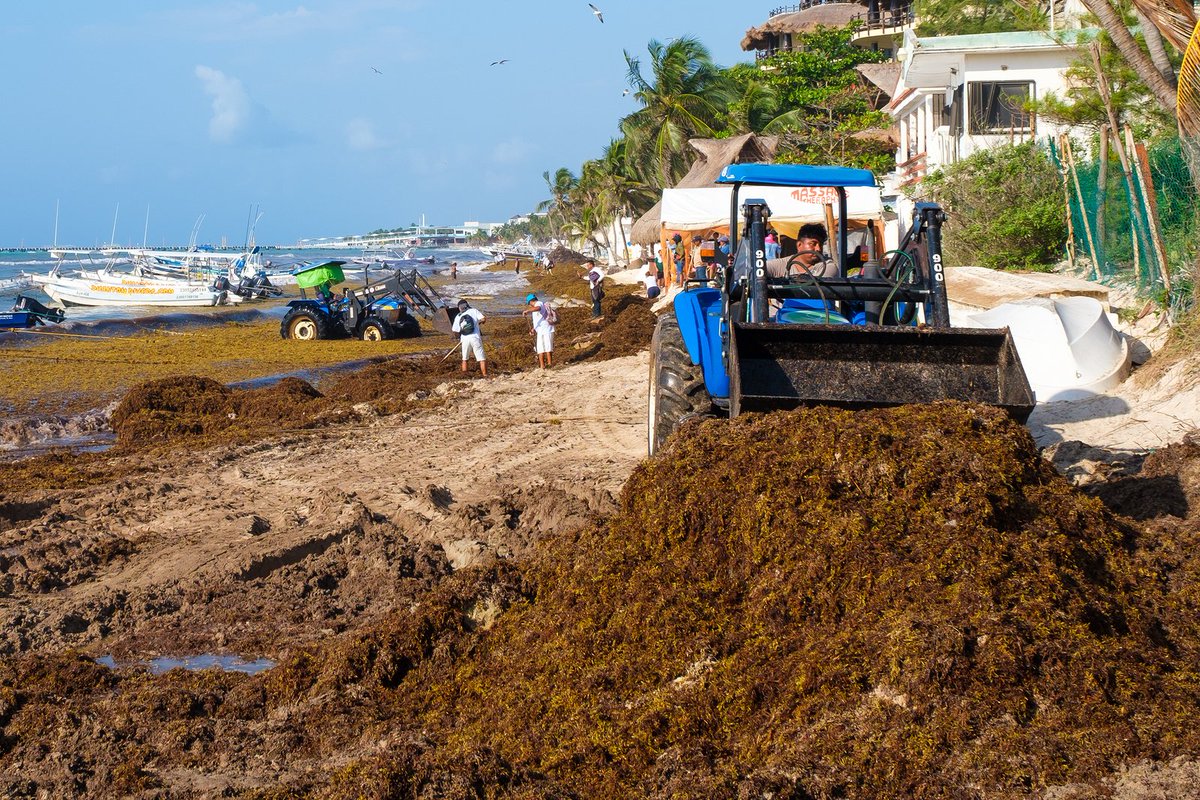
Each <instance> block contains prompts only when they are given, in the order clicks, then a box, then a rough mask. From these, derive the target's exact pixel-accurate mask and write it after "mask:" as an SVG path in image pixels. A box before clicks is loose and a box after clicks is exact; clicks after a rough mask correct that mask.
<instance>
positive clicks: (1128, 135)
mask: <svg viewBox="0 0 1200 800" xmlns="http://www.w3.org/2000/svg"><path fill="white" fill-rule="evenodd" d="M1125 144H1126V145H1127V146H1128V147H1129V154H1130V156H1131V157H1133V159H1134V163H1135V164H1137V168H1138V177H1140V178H1141V180H1140V181H1139V182H1138V185H1139V186H1140V187H1141V190H1142V205H1144V206H1145V207H1146V220H1147V222H1149V228H1150V241H1152V242H1153V243H1154V250H1155V252H1157V253H1158V271H1159V274H1160V275H1161V276H1162V282H1163V288H1164V289H1166V290H1167V291H1168V292H1170V291H1171V270H1170V266H1169V265H1168V264H1167V246H1166V244H1165V243H1164V242H1163V238H1162V228H1161V227H1160V226H1159V224H1158V198H1157V197H1155V196H1154V181H1153V179H1152V178H1151V177H1150V157H1149V155H1148V154H1147V153H1146V146H1145V145H1144V144H1134V141H1133V131H1132V130H1130V128H1129V126H1128V125H1126V126H1125Z"/></svg>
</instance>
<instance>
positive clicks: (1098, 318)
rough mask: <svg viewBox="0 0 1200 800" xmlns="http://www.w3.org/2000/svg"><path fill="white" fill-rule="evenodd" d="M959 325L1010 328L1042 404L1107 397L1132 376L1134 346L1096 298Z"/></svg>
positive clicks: (1021, 307)
mask: <svg viewBox="0 0 1200 800" xmlns="http://www.w3.org/2000/svg"><path fill="white" fill-rule="evenodd" d="M955 324H961V325H965V326H968V327H982V328H1004V327H1007V328H1008V329H1009V332H1010V333H1011V334H1012V338H1013V344H1014V345H1016V348H1017V354H1018V355H1019V356H1020V357H1021V365H1022V366H1023V367H1024V368H1025V375H1026V377H1028V378H1029V385H1030V386H1031V387H1033V391H1034V394H1035V395H1036V396H1037V401H1038V402H1039V403H1047V402H1054V401H1057V400H1080V399H1083V398H1086V397H1091V396H1093V395H1097V394H1101V393H1103V392H1105V391H1107V390H1108V389H1111V388H1113V387H1114V386H1116V385H1117V384H1119V383H1120V382H1121V381H1123V380H1124V379H1125V377H1126V376H1127V375H1128V374H1129V361H1130V358H1129V344H1128V342H1126V340H1125V337H1123V336H1122V335H1121V334H1120V332H1118V331H1117V330H1116V328H1114V327H1113V325H1112V322H1111V321H1110V320H1109V317H1108V314H1107V313H1106V312H1105V311H1104V307H1103V306H1102V305H1101V304H1100V302H1099V301H1097V300H1096V299H1094V298H1091V297H1082V296H1076V297H1059V298H1054V299H1051V298H1045V297H1038V298H1031V299H1028V300H1021V301H1018V302H1012V303H1004V304H1003V305H999V306H996V307H995V308H993V309H990V310H988V311H982V312H977V313H974V314H970V315H967V316H966V317H965V318H962V319H956V320H955Z"/></svg>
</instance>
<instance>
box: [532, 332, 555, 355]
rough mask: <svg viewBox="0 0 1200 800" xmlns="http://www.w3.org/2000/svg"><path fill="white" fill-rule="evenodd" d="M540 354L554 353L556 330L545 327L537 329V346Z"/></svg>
mask: <svg viewBox="0 0 1200 800" xmlns="http://www.w3.org/2000/svg"><path fill="white" fill-rule="evenodd" d="M535 349H536V351H537V352H538V353H552V352H554V328H550V327H544V328H538V329H537V346H536V348H535Z"/></svg>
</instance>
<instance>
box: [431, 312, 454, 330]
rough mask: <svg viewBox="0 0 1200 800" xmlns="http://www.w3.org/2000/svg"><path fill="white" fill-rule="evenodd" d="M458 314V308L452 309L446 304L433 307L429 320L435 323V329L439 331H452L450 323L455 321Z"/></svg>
mask: <svg viewBox="0 0 1200 800" xmlns="http://www.w3.org/2000/svg"><path fill="white" fill-rule="evenodd" d="M457 315H458V309H457V308H455V309H450V308H447V307H445V306H441V307H439V308H435V309H433V311H432V312H431V313H430V315H429V321H430V322H431V323H433V329H434V330H435V331H437V332H438V333H447V334H448V333H452V331H451V330H450V325H451V324H452V323H453V322H454V318H455V317H456V316H457Z"/></svg>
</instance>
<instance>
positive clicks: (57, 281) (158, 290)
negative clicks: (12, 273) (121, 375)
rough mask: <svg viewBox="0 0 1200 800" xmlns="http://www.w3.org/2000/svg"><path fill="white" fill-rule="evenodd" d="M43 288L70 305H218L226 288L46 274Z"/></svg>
mask: <svg viewBox="0 0 1200 800" xmlns="http://www.w3.org/2000/svg"><path fill="white" fill-rule="evenodd" d="M40 282H41V285H42V291H44V292H45V293H46V294H48V295H50V297H52V298H53V299H54V300H56V301H58V302H59V303H62V304H63V305H67V306H215V305H217V304H218V303H220V302H221V299H222V297H223V295H224V292H218V291H216V290H215V289H213V288H211V287H208V286H202V285H199V284H189V283H173V282H170V281H144V280H139V279H136V278H129V279H119V278H118V279H114V278H113V276H108V278H107V279H106V280H97V279H91V278H85V277H81V278H69V277H55V276H46V277H45V278H43V279H42V280H41V281H40Z"/></svg>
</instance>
